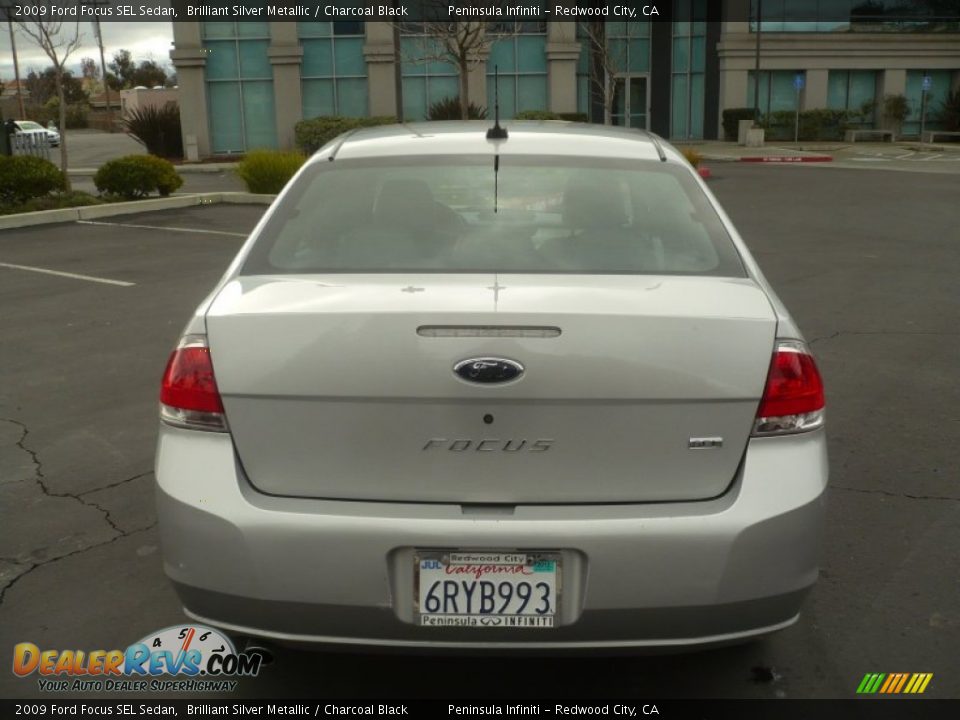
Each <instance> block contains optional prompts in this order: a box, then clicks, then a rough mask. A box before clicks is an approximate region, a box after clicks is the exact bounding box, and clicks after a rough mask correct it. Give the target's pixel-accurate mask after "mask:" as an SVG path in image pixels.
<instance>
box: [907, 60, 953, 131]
mask: <svg viewBox="0 0 960 720" xmlns="http://www.w3.org/2000/svg"><path fill="white" fill-rule="evenodd" d="M950 75H951V72H950V71H949V70H908V71H907V91H906V93H904V94H905V95H906V96H907V102H908V103H909V104H910V114H909V115H908V116H907V120H906V122H904V123H903V134H904V135H919V134H920V117H921V114H922V113H923V106H924V97H923V94H924V93H923V78H924V77H925V76H926V77H929V78H930V89H929V90H928V91H927V93H926V99H925V102H926V119H925V122H924V123H923V128H924V130H940V129H943V126H942V125H941V124H940V122H939V114H940V106H941V103H942V102H943V101H944V100H946V99H947V95H949V93H950Z"/></svg>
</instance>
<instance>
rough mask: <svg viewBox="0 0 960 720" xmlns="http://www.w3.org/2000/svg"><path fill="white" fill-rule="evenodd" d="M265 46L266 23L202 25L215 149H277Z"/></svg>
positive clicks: (268, 39) (266, 41) (223, 151)
mask: <svg viewBox="0 0 960 720" xmlns="http://www.w3.org/2000/svg"><path fill="white" fill-rule="evenodd" d="M269 45H270V24H269V23H265V22H205V23H203V47H204V50H205V51H206V56H207V63H206V68H205V75H206V82H207V98H208V107H209V113H208V114H209V117H210V142H211V149H212V151H213V152H214V153H218V154H222V153H237V152H245V151H246V150H251V149H253V148H261V147H266V148H272V147H276V144H277V126H276V115H275V113H274V99H273V69H272V68H271V66H270V58H269V57H268V55H267V48H268V47H269Z"/></svg>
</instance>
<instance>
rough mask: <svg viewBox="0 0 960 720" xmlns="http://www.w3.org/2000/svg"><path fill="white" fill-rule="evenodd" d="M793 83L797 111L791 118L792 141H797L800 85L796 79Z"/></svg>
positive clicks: (798, 135) (798, 136)
mask: <svg viewBox="0 0 960 720" xmlns="http://www.w3.org/2000/svg"><path fill="white" fill-rule="evenodd" d="M794 85H796V86H797V103H796V106H797V112H796V115H795V116H794V120H793V141H794V142H798V141H799V140H800V87H799V85H797V82H796V81H794Z"/></svg>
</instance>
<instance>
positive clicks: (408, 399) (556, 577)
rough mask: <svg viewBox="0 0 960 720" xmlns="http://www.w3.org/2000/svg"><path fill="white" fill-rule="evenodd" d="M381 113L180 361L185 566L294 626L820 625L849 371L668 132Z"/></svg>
mask: <svg viewBox="0 0 960 720" xmlns="http://www.w3.org/2000/svg"><path fill="white" fill-rule="evenodd" d="M506 130H507V133H506V137H501V136H499V134H497V133H494V134H492V136H490V137H488V134H487V132H486V131H487V125H486V124H483V123H433V124H424V125H402V126H399V125H398V126H389V127H381V128H374V129H367V130H362V131H359V132H356V133H354V134H349V135H346V136H341V137H340V138H338V139H336V140H335V141H333V142H331V143H330V144H328V145H327V146H326V147H324V148H322V149H321V150H320V151H319V152H318V153H317V154H316V155H315V156H314V157H313V158H311V159H310V160H309V161H308V162H307V163H306V164H305V165H304V167H303V168H302V169H301V170H300V172H299V173H298V174H297V175H296V176H295V177H294V178H293V180H292V181H291V182H290V183H289V184H288V185H287V187H286V188H285V189H284V191H283V192H282V193H281V195H280V196H279V197H278V198H277V200H276V202H274V204H273V205H272V206H271V208H270V209H269V210H268V211H267V213H266V214H265V216H264V217H263V219H262V220H261V222H260V223H259V224H258V226H257V227H256V228H255V229H254V231H253V232H252V234H251V236H250V238H249V240H248V241H247V242H246V243H245V244H244V246H243V248H242V249H241V251H240V253H239V254H238V256H237V257H236V259H235V260H234V262H233V264H232V265H231V266H230V268H229V269H228V270H227V272H226V274H225V276H224V277H223V279H222V280H221V281H220V282H219V284H218V285H217V286H216V287H215V288H214V289H213V291H212V292H211V294H210V295H209V297H208V298H207V299H206V300H205V301H204V302H203V303H202V304H201V306H200V307H199V308H198V309H197V311H196V313H195V314H194V316H193V317H192V318H191V319H190V320H189V322H188V323H187V325H186V328H185V330H184V333H183V337H182V339H181V340H180V342H179V344H178V346H177V347H176V348H175V349H174V351H173V353H172V355H171V357H170V360H169V363H168V365H167V369H166V372H165V374H164V377H163V383H162V389H161V397H160V401H161V405H160V419H161V424H160V438H159V447H158V452H157V461H156V477H157V483H158V494H157V497H158V504H159V516H160V523H161V531H162V539H163V550H164V557H165V567H166V571H167V574H168V575H169V577H170V579H171V580H172V582H173V583H174V585H175V587H176V590H177V592H178V593H179V596H180V598H181V600H182V602H183V606H184V609H185V612H186V613H187V615H189V616H190V617H191V618H194V619H195V620H198V621H200V622H204V623H207V624H209V625H213V626H215V627H219V628H222V629H224V630H226V631H229V632H232V633H235V634H238V635H243V636H253V637H257V638H264V639H268V640H273V641H277V642H288V643H315V644H321V645H334V646H337V645H339V646H357V645H360V646H370V647H381V648H382V647H404V648H424V649H427V650H430V651H442V650H444V649H454V648H455V649H475V650H491V649H492V650H505V649H507V650H512V649H516V650H524V649H533V650H545V649H549V650H555V649H569V650H581V649H590V650H598V649H599V650H618V649H628V650H637V649H645V648H655V649H662V648H677V647H694V646H705V645H716V644H722V643H731V642H739V641H743V640H746V639H749V638H753V637H756V636H759V635H763V634H767V633H770V632H773V631H776V630H780V629H782V628H785V627H787V626H789V625H790V624H792V623H794V622H795V621H796V620H797V618H798V615H799V612H800V609H801V604H802V601H803V599H804V596H805V595H806V594H807V592H808V591H809V590H810V588H811V586H812V585H813V584H814V582H815V581H816V578H817V557H818V551H817V546H818V536H819V531H820V525H821V520H822V510H823V493H824V490H825V488H826V485H827V454H826V442H825V437H824V428H823V424H824V394H823V386H822V382H821V378H820V375H819V373H818V371H817V367H816V364H815V362H814V359H813V357H812V356H811V354H810V351H809V350H808V348H807V346H806V345H805V344H804V341H803V338H802V336H801V334H800V331H799V330H798V329H797V327H796V325H795V324H794V322H793V320H792V319H791V318H790V315H789V314H788V313H787V310H786V309H785V308H784V307H783V305H782V304H781V302H780V301H779V300H778V299H777V297H776V295H775V294H774V292H773V290H772V289H771V288H770V286H769V285H768V284H767V282H766V280H765V279H764V277H763V275H762V274H761V272H760V270H759V268H758V267H757V264H756V262H755V261H754V259H753V258H752V257H751V256H750V253H749V252H748V250H747V248H746V247H745V245H744V243H743V241H742V240H741V239H740V237H739V236H738V234H737V231H736V229H735V228H734V227H733V225H732V223H731V222H730V219H729V218H728V217H727V216H726V214H725V213H724V212H723V210H722V209H721V208H720V206H719V204H718V203H717V200H716V199H715V198H714V197H713V195H712V194H711V193H710V191H709V189H708V188H707V187H706V185H705V184H704V183H703V181H702V180H701V179H700V178H699V177H698V176H697V174H696V172H695V171H694V170H693V168H692V167H691V166H690V165H689V164H688V163H687V162H686V161H685V160H684V158H683V157H682V156H681V155H680V154H679V153H678V152H677V151H676V150H675V149H673V148H672V147H670V146H669V145H668V144H667V143H666V142H664V141H663V140H661V139H659V138H657V137H656V136H654V135H651V134H647V133H643V132H639V131H632V130H622V129H616V128H609V127H603V126H587V125H572V124H566V123H520V122H517V123H507V124H506Z"/></svg>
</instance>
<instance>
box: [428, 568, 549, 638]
mask: <svg viewBox="0 0 960 720" xmlns="http://www.w3.org/2000/svg"><path fill="white" fill-rule="evenodd" d="M414 562H415V566H414V586H415V587H416V588H417V598H416V611H417V619H418V622H419V624H420V625H424V626H435V627H480V628H483V627H491V628H492V627H500V628H503V627H507V628H551V627H554V622H555V618H556V615H557V610H558V608H559V607H560V565H561V563H560V554H559V553H549V552H461V551H418V552H417V553H416V555H415V556H414Z"/></svg>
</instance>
